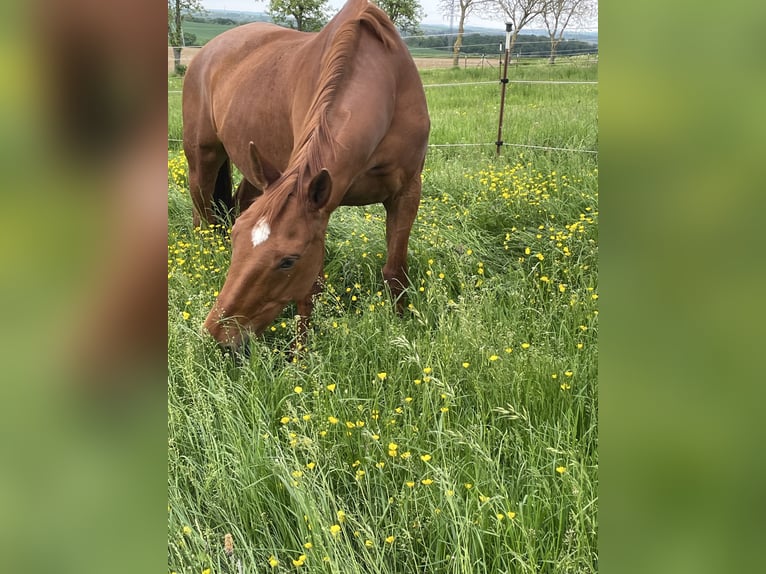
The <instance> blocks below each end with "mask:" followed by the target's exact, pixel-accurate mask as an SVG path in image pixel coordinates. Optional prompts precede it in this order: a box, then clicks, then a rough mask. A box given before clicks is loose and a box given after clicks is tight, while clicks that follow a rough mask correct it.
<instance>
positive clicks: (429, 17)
mask: <svg viewBox="0 0 766 574" xmlns="http://www.w3.org/2000/svg"><path fill="white" fill-rule="evenodd" d="M419 1H420V5H421V6H422V7H423V11H424V12H425V13H426V16H425V18H423V23H425V24H444V25H449V17H447V18H444V17H443V16H442V14H441V12H440V11H439V1H438V0H419ZM329 2H330V6H331V7H332V8H333V10H338V9H340V7H341V6H343V4H345V0H329ZM202 5H203V6H204V7H205V8H207V9H209V10H241V11H248V12H265V11H266V7H267V6H268V0H259V1H256V0H202ZM466 25H469V26H480V27H483V28H498V29H500V30H504V29H505V25H504V24H503V21H502V19H498V20H495V21H492V20H484V19H481V18H478V17H476V16H469V17H468V18H467V19H466ZM455 27H457V15H456V16H455Z"/></svg>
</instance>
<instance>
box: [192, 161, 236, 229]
mask: <svg viewBox="0 0 766 574" xmlns="http://www.w3.org/2000/svg"><path fill="white" fill-rule="evenodd" d="M184 151H185V153H186V158H187V161H188V163H189V193H190V195H191V199H192V205H193V211H194V215H193V220H194V226H195V227H199V225H200V224H202V223H209V224H214V223H222V221H221V220H220V218H219V217H218V213H217V212H220V208H217V207H215V205H216V203H217V202H220V201H221V200H223V202H224V205H228V203H231V202H232V200H231V168H230V167H229V160H228V157H227V156H226V152H225V151H224V149H223V146H216V147H185V148H184ZM227 182H228V184H227ZM227 186H228V195H229V199H228V203H227V200H226V199H225V195H226V193H227V191H226V188H227Z"/></svg>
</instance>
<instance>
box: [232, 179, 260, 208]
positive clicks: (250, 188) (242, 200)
mask: <svg viewBox="0 0 766 574" xmlns="http://www.w3.org/2000/svg"><path fill="white" fill-rule="evenodd" d="M261 195H263V190H261V189H259V188H257V187H255V186H254V185H253V184H252V183H250V182H249V181H247V179H246V178H244V177H243V178H242V181H240V182H239V186H238V187H237V191H236V192H235V193H234V205H235V206H236V216H239V214H241V213H242V212H243V211H245V210H246V209H247V208H248V207H250V206H251V205H252V203H253V202H254V201H255V200H256V199H257V198H258V197H260V196H261Z"/></svg>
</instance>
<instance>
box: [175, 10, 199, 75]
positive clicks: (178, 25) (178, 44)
mask: <svg viewBox="0 0 766 574" xmlns="http://www.w3.org/2000/svg"><path fill="white" fill-rule="evenodd" d="M204 11H205V9H204V8H203V7H202V4H201V2H200V0H168V43H169V44H170V45H171V46H173V61H174V64H175V66H174V67H175V69H176V70H180V69H181V50H182V49H183V47H184V46H185V45H186V43H185V41H184V40H185V38H184V31H183V20H184V17H185V16H186V15H188V14H190V13H192V12H204Z"/></svg>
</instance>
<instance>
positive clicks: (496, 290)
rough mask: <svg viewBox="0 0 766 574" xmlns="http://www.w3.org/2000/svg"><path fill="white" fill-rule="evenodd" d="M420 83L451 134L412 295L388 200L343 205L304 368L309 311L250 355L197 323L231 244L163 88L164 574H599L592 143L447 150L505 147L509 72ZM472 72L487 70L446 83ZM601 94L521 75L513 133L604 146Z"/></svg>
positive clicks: (591, 71) (441, 138)
mask: <svg viewBox="0 0 766 574" xmlns="http://www.w3.org/2000/svg"><path fill="white" fill-rule="evenodd" d="M421 75H422V78H423V82H424V84H426V85H427V86H430V85H434V86H433V87H427V88H426V95H427V97H428V103H429V109H430V115H431V121H432V130H431V139H430V141H431V144H433V145H434V146H444V147H432V148H431V149H430V150H429V155H428V158H427V160H426V168H425V171H424V173H423V181H424V187H423V199H422V202H421V207H420V211H419V215H418V219H417V221H416V223H415V225H414V227H413V231H412V237H411V240H410V258H409V264H410V278H411V283H412V285H411V287H410V288H409V290H408V293H407V294H408V304H409V307H408V309H407V311H406V312H405V314H404V316H401V317H399V316H397V315H396V314H395V313H394V310H393V305H392V304H391V301H390V300H389V298H388V297H387V295H386V293H385V291H384V288H383V284H382V277H381V272H380V268H381V266H382V261H383V257H384V253H385V251H384V250H385V241H384V210H383V208H382V206H380V205H373V206H366V207H341V208H340V209H339V210H337V211H336V212H335V213H334V214H333V216H332V218H331V220H330V225H329V229H328V239H327V253H326V260H325V274H326V288H325V291H324V292H323V293H322V294H321V295H319V296H318V300H317V304H316V308H315V311H314V316H313V327H312V331H311V333H310V338H309V344H308V348H307V349H304V350H303V351H302V352H301V353H300V355H299V356H298V357H297V358H296V359H295V360H294V361H290V360H288V358H287V357H288V351H289V349H290V343H291V341H292V339H293V337H294V336H295V329H296V320H295V317H294V313H295V310H294V307H288V308H287V309H286V310H285V312H284V313H283V315H282V317H281V318H279V319H278V320H277V321H275V322H274V324H273V325H272V326H271V327H270V328H269V329H268V330H267V332H266V335H265V336H264V337H263V339H262V340H258V341H255V342H254V343H252V345H251V351H252V353H251V356H250V358H249V360H247V361H245V362H244V363H243V364H236V363H235V362H234V361H232V360H231V359H230V358H224V357H223V356H222V355H221V353H220V352H219V351H218V350H217V349H216V348H214V345H213V343H212V341H211V340H210V339H209V338H206V337H204V336H203V335H201V334H200V325H201V324H202V321H204V319H205V316H206V314H207V312H208V310H209V309H210V306H211V304H212V302H213V300H214V297H215V296H216V294H217V292H218V290H219V289H220V287H221V285H222V284H223V280H224V278H225V274H226V269H227V265H228V261H229V257H230V252H229V241H228V238H227V235H226V232H225V230H224V232H223V233H220V232H219V230H209V229H204V230H200V229H193V228H192V224H191V202H190V199H189V194H188V188H187V180H186V174H187V171H186V165H185V161H184V159H183V154H182V153H181V152H180V143H178V142H176V141H173V140H180V139H181V121H180V94H174V93H171V94H169V124H168V138H169V149H168V209H169V214H168V216H169V229H168V571H169V572H177V573H181V572H184V573H190V574H200V573H202V574H205V573H208V574H218V573H224V572H232V573H233V572H246V573H252V572H336V573H342V574H348V573H362V572H364V573H371V572H375V573H378V574H389V573H413V574H414V573H455V574H457V573H461V574H463V573H509V572H513V573H533V572H534V573H537V572H545V573H558V572H561V573H564V572H578V573H579V572H595V571H597V569H598V560H597V549H596V547H597V531H598V513H597V506H598V501H597V486H598V435H597V419H598V401H597V359H598V351H597V334H598V293H599V291H598V170H597V156H596V155H595V154H590V153H583V152H572V151H552V150H540V149H533V148H516V147H504V149H503V150H502V154H501V155H500V156H499V157H496V155H495V148H494V145H477V146H463V145H460V146H458V145H449V146H448V145H446V144H487V143H493V142H494V141H495V139H496V135H497V116H498V108H499V100H500V95H499V85H498V83H497V82H496V80H497V78H498V70H497V68H489V67H485V68H484V69H480V68H473V69H472V68H469V69H467V70H464V69H455V70H453V69H447V70H424V71H422V72H421ZM509 77H510V79H511V80H521V79H530V80H567V81H595V80H597V67H596V65H595V64H593V63H587V64H586V63H582V62H580V61H578V60H567V59H564V58H562V59H561V61H560V62H559V63H558V64H557V65H556V66H552V67H551V66H548V65H545V64H543V63H535V62H530V63H527V64H525V65H522V66H519V67H516V68H510V69H509ZM493 80H494V82H493V83H491V84H481V83H476V82H489V81H493ZM458 83H474V84H473V85H463V86H451V87H448V86H440V85H441V84H458ZM180 89H181V80H180V79H179V78H169V90H170V91H175V90H180ZM596 96H597V87H596V86H595V85H582V84H566V85H554V84H513V83H512V84H509V86H508V93H507V99H506V113H505V123H504V131H503V140H504V141H505V142H507V143H518V144H534V145H538V146H549V147H555V148H570V149H587V150H595V149H597V142H598V137H597V102H596ZM226 534H230V535H231V540H232V541H233V552H232V553H231V555H229V553H228V552H227V551H226V548H225V543H224V536H225V535H226Z"/></svg>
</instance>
